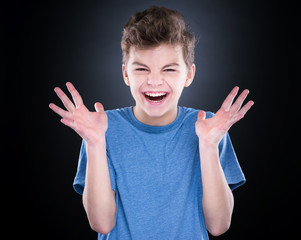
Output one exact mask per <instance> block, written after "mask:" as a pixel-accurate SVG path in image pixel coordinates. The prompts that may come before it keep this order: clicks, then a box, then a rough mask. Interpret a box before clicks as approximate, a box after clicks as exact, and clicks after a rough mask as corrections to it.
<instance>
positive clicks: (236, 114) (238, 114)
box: [195, 87, 254, 146]
mask: <svg viewBox="0 0 301 240" xmlns="http://www.w3.org/2000/svg"><path fill="white" fill-rule="evenodd" d="M238 89H239V88H238V87H234V88H233V90H232V91H231V92H230V94H229V95H228V96H227V98H226V99H225V100H224V102H223V104H222V106H221V108H220V109H219V110H218V111H217V112H216V114H215V115H214V116H213V117H212V118H208V119H205V116H206V113H205V112H204V111H200V112H199V113H198V119H197V121H196V123H195V130H196V134H197V135H198V137H199V141H200V143H201V144H205V145H211V146H212V145H213V146H217V145H218V144H219V142H220V141H221V140H222V138H223V136H224V135H225V134H226V132H227V131H228V130H229V129H230V128H231V126H232V125H233V124H234V123H236V122H238V121H239V120H240V119H242V118H243V117H244V115H245V114H246V113H247V112H248V111H249V109H250V108H251V107H252V105H253V104H254V102H253V101H249V102H247V103H246V104H245V105H244V106H243V107H241V106H242V104H243V102H244V100H245V99H246V97H247V95H248V94H249V90H247V89H246V90H244V91H243V92H242V93H241V94H240V95H239V97H238V98H237V100H236V101H235V103H234V104H232V103H233V100H234V98H235V96H236V95H237V93H238Z"/></svg>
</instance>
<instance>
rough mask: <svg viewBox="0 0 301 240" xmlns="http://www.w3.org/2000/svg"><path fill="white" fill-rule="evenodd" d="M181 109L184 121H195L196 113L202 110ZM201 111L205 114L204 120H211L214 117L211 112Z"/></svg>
mask: <svg viewBox="0 0 301 240" xmlns="http://www.w3.org/2000/svg"><path fill="white" fill-rule="evenodd" d="M181 109H182V112H183V115H184V119H185V120H189V119H193V120H194V119H195V120H196V118H197V115H198V112H199V111H200V110H202V109H195V108H189V107H181ZM203 111H205V112H206V118H211V117H213V116H214V113H213V112H210V111H206V110H203Z"/></svg>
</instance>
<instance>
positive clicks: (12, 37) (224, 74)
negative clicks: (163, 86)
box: [1, 0, 300, 240]
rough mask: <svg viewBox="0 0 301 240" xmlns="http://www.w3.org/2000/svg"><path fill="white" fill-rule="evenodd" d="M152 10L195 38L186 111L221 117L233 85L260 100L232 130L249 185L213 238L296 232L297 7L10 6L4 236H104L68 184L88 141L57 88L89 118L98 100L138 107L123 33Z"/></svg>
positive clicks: (4, 95) (6, 13)
mask: <svg viewBox="0 0 301 240" xmlns="http://www.w3.org/2000/svg"><path fill="white" fill-rule="evenodd" d="M151 5H159V6H166V7H169V8H173V9H176V10H178V11H180V12H181V13H182V14H183V15H184V17H185V18H186V20H187V22H188V23H189V24H190V26H191V28H192V31H193V32H194V33H195V34H196V36H197V38H198V44H197V46H196V54H195V56H196V57H195V63H196V66H197V72H196V77H195V80H194V82H193V84H192V85H191V86H190V87H189V88H187V89H185V90H184V92H183V95H182V98H181V99H180V105H183V106H189V107H194V108H201V109H205V110H210V111H213V112H214V111H217V110H218V108H219V106H220V104H221V103H222V101H223V99H224V98H225V97H226V95H227V94H228V92H229V91H230V90H231V89H232V87H233V86H235V85H238V86H240V88H241V89H243V88H248V89H249V90H250V96H249V97H248V99H252V100H254V102H255V105H254V106H253V108H252V109H251V110H250V112H249V113H248V114H247V115H246V117H245V118H244V119H243V120H242V121H240V122H239V123H237V124H236V125H235V126H233V128H231V130H230V135H231V138H232V142H233V145H234V147H235V150H236V153H237V155H238V158H239V160H240V164H241V167H242V169H243V171H244V173H245V175H246V178H247V183H246V184H245V185H244V186H243V187H241V188H239V189H237V190H235V191H234V196H235V209H234V213H233V220H232V225H231V228H230V230H229V231H228V232H227V233H225V234H224V235H222V236H220V237H218V238H216V239H246V238H248V239H249V238H252V239H266V238H267V239H273V237H275V236H278V237H279V236H280V234H291V233H292V231H294V230H296V229H297V220H294V219H297V218H296V215H297V209H296V207H297V203H298V201H299V202H300V198H299V199H298V196H297V193H298V188H297V168H296V165H295V162H296V161H297V156H294V157H293V156H292V155H290V153H291V149H290V148H289V146H290V145H291V142H293V141H294V140H293V136H290V133H291V132H293V131H294V128H292V126H291V125H290V124H292V122H291V121H290V118H291V115H294V111H295V110H296V109H291V108H290V107H291V106H292V105H291V104H290V101H291V100H290V94H289V92H288V88H287V86H290V87H292V85H290V84H289V82H290V81H291V80H292V79H294V78H295V77H294V76H293V74H292V72H291V68H292V57H291V56H292V55H291V53H292V51H294V48H295V45H294V43H293V33H294V32H295V31H296V29H295V28H294V27H293V23H294V22H293V18H292V16H294V14H293V12H294V11H293V10H294V9H295V6H293V5H291V3H290V2H288V1H285V2H284V1H283V2H281V3H280V2H276V1H251V0H244V1H240V0H228V1H218V0H213V1H204V0H202V1H200V0H199V1H197V0H186V1H182V0H181V1H180V0H176V1H175V0H173V1H163V0H162V1H138V0H130V1H113V0H112V1H37V2H33V1H18V2H17V1H11V2H10V4H6V5H5V6H4V7H3V8H2V9H1V11H2V14H1V15H2V18H3V21H2V22H3V23H4V27H3V30H4V35H5V38H4V39H3V38H2V41H1V43H2V44H1V45H2V46H1V51H2V52H3V54H1V55H2V60H4V61H3V63H4V64H3V65H2V67H3V66H4V71H3V72H4V75H3V78H4V81H3V83H4V84H2V87H1V103H2V106H1V109H2V111H4V113H5V114H4V115H2V118H1V138H2V140H1V141H3V143H4V144H2V153H3V154H2V157H1V160H2V164H3V168H1V169H2V173H3V175H2V181H3V184H2V185H3V191H2V198H3V199H4V200H5V204H3V205H2V207H3V213H5V215H3V218H4V217H5V219H4V220H5V223H6V225H7V230H8V235H6V236H9V237H8V239H14V238H16V239H17V238H18V239H19V238H20V237H21V236H22V235H24V236H27V237H29V238H32V239H33V238H39V239H74V240H75V239H96V233H95V232H93V231H92V230H91V229H90V227H89V224H88V221H87V218H86V215H85V212H84V209H83V207H82V203H81V196H79V195H77V194H76V193H75V192H74V190H73V188H72V182H73V178H74V175H75V173H76V167H77V159H78V153H79V148H80V143H81V139H80V137H79V136H77V135H76V134H75V133H74V132H73V131H72V130H70V129H68V128H67V127H65V126H63V125H62V124H61V123H60V122H59V117H58V116H57V115H55V114H54V113H53V112H52V111H51V110H50V109H49V108H48V104H49V103H50V102H55V103H56V104H60V102H59V99H58V98H57V97H56V95H55V93H54V92H53V89H54V87H55V86H60V87H62V88H63V89H64V90H66V87H65V83H66V82H67V81H71V82H73V83H74V85H75V86H76V88H77V89H78V91H79V92H80V93H81V95H82V97H83V99H84V102H85V104H86V106H87V107H88V108H89V109H90V110H93V104H94V102H96V101H100V102H102V103H103V105H104V106H105V109H113V108H120V107H124V106H130V105H133V104H134V101H133V99H132V97H131V94H130V91H129V89H128V87H127V86H125V84H124V83H123V80H122V75H121V49H120V39H121V34H122V27H123V25H124V24H125V23H126V22H127V20H128V19H129V17H130V16H131V15H132V14H133V13H135V12H136V11H141V10H143V9H145V8H147V7H149V6H151ZM3 56H4V57H3ZM287 100H288V101H287ZM60 105H61V104H60ZM8 227H9V228H8ZM211 238H212V239H215V238H214V237H211Z"/></svg>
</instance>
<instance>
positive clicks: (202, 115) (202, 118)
mask: <svg viewBox="0 0 301 240" xmlns="http://www.w3.org/2000/svg"><path fill="white" fill-rule="evenodd" d="M205 118H206V113H205V111H202V110H201V111H199V113H198V121H202V120H205Z"/></svg>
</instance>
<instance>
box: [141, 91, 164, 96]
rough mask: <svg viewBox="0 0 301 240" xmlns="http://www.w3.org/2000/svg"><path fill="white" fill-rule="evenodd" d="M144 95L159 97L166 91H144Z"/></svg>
mask: <svg viewBox="0 0 301 240" xmlns="http://www.w3.org/2000/svg"><path fill="white" fill-rule="evenodd" d="M145 95H147V96H150V97H161V96H164V95H166V93H164V92H156V93H154V92H146V93H145Z"/></svg>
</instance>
